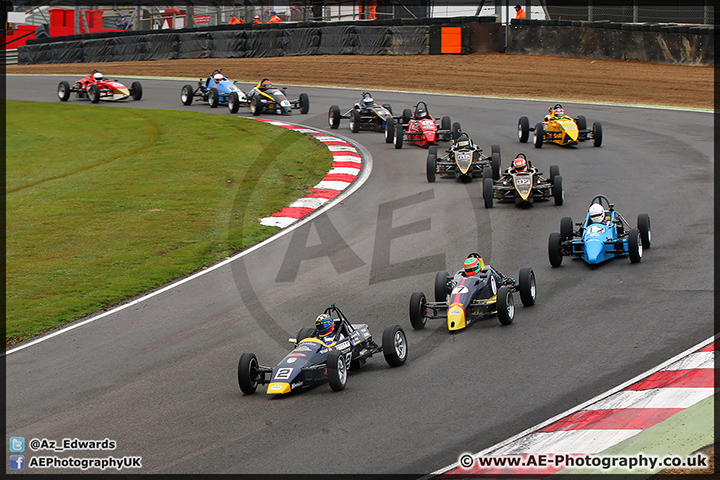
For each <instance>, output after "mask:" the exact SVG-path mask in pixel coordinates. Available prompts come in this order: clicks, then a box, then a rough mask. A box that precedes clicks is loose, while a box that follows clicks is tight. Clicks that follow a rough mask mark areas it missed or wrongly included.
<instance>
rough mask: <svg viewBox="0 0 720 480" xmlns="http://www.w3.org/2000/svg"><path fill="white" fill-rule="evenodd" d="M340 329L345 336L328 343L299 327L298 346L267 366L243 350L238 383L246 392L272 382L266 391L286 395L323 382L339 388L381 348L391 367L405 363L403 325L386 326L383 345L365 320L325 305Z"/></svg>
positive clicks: (405, 349) (295, 342) (326, 311)
mask: <svg viewBox="0 0 720 480" xmlns="http://www.w3.org/2000/svg"><path fill="white" fill-rule="evenodd" d="M325 313H326V314H328V315H330V316H331V317H332V318H333V319H334V321H335V326H334V328H337V329H339V331H340V333H341V334H342V337H340V339H338V340H337V342H336V343H335V342H333V343H330V344H328V343H326V342H325V341H323V340H321V339H319V338H317V331H316V330H315V328H314V327H306V328H302V329H300V331H299V332H298V334H297V337H296V338H291V339H290V341H291V342H292V343H294V344H295V348H294V349H293V350H292V351H291V352H290V353H288V354H287V355H286V356H285V358H284V359H283V360H282V361H281V362H280V363H278V365H277V366H276V367H274V368H273V367H264V366H262V365H260V364H259V363H258V360H257V357H256V356H255V354H253V353H243V354H242V356H241V357H240V361H239V363H238V384H239V386H240V390H241V391H242V392H243V393H245V394H251V393H254V392H255V390H256V389H257V386H258V385H265V384H269V385H268V388H267V393H268V394H271V395H283V394H286V393H290V392H294V391H296V390H300V389H304V388H307V387H311V386H313V385H317V384H318V383H322V382H324V381H325V380H327V381H328V383H329V384H330V388H332V389H333V390H335V391H339V390H342V389H344V388H345V385H346V383H347V376H348V370H349V369H354V370H359V369H360V368H362V366H363V365H364V364H365V361H366V360H367V359H368V358H370V357H372V356H373V355H374V354H376V353H380V352H382V353H383V355H384V356H385V361H386V362H387V363H388V365H390V366H391V367H399V366H400V365H402V364H404V363H405V360H407V354H408V343H407V338H406V336H405V331H404V330H403V329H402V327H400V325H390V326H388V327H386V328H385V330H384V331H383V336H382V346H380V345H378V344H377V343H376V342H375V340H373V338H372V335H370V330H369V329H368V326H367V325H366V324H351V323H350V321H348V319H347V317H345V315H344V314H343V313H342V312H341V311H340V309H339V308H337V307H336V306H335V304H333V305H330V306H329V307H328V308H327V309H325Z"/></svg>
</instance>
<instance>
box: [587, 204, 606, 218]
mask: <svg viewBox="0 0 720 480" xmlns="http://www.w3.org/2000/svg"><path fill="white" fill-rule="evenodd" d="M588 213H589V214H590V220H592V221H593V222H595V223H600V222H602V221H603V218H605V209H604V208H603V207H602V205H600V204H599V203H593V204H592V205H590V208H589V209H588Z"/></svg>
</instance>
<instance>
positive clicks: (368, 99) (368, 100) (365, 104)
mask: <svg viewBox="0 0 720 480" xmlns="http://www.w3.org/2000/svg"><path fill="white" fill-rule="evenodd" d="M374 104H375V100H373V98H372V97H371V96H369V95H368V96H366V97H363V99H362V100H360V105H362V106H363V107H371V106H373V105H374Z"/></svg>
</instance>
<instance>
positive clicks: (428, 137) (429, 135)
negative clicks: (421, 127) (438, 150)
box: [423, 132, 435, 143]
mask: <svg viewBox="0 0 720 480" xmlns="http://www.w3.org/2000/svg"><path fill="white" fill-rule="evenodd" d="M423 136H424V137H425V141H426V142H427V143H435V132H424V133H423Z"/></svg>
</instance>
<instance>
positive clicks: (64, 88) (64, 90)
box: [57, 80, 70, 102]
mask: <svg viewBox="0 0 720 480" xmlns="http://www.w3.org/2000/svg"><path fill="white" fill-rule="evenodd" d="M57 95H58V98H59V99H60V101H61V102H67V101H68V98H70V84H69V83H68V82H66V81H65V80H63V81H62V82H60V83H59V84H58V89H57Z"/></svg>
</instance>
